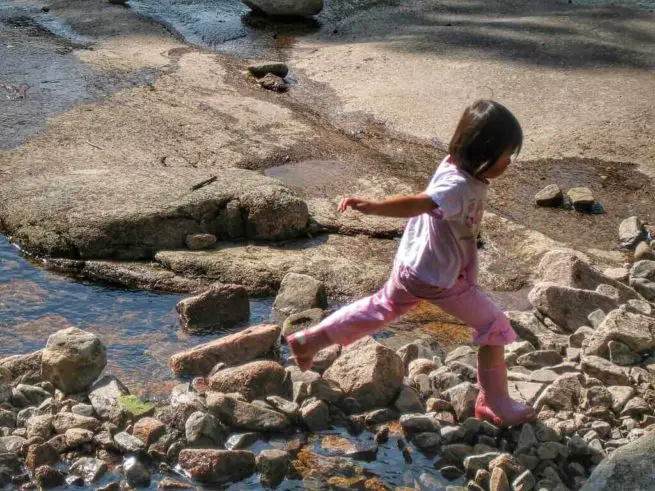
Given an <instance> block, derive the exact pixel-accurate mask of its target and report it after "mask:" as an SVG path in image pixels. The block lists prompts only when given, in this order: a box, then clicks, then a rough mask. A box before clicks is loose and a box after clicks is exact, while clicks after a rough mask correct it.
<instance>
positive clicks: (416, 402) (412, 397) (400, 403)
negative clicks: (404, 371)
mask: <svg viewBox="0 0 655 491" xmlns="http://www.w3.org/2000/svg"><path fill="white" fill-rule="evenodd" d="M393 405H394V407H395V408H396V410H398V412H399V413H401V414H404V413H420V412H423V411H425V407H424V406H423V401H422V400H421V397H420V396H419V395H418V393H417V392H416V391H415V390H414V389H412V388H411V387H407V386H406V385H402V386H401V387H400V392H399V393H398V397H397V398H396V400H395V402H394V403H393Z"/></svg>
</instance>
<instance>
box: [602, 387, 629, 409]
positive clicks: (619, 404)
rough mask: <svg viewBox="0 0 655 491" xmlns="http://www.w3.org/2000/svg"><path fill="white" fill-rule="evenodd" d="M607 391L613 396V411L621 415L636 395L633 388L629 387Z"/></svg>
mask: <svg viewBox="0 0 655 491" xmlns="http://www.w3.org/2000/svg"><path fill="white" fill-rule="evenodd" d="M607 390H608V392H609V393H610V394H611V396H612V411H614V412H615V413H620V412H621V411H622V410H623V408H624V407H625V405H626V404H627V403H628V401H629V400H630V399H631V398H632V396H633V395H634V393H635V390H634V389H633V388H632V387H627V386H613V387H608V388H607Z"/></svg>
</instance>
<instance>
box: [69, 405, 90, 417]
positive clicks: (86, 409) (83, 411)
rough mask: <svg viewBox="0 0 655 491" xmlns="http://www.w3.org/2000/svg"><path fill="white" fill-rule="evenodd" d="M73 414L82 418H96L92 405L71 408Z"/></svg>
mask: <svg viewBox="0 0 655 491" xmlns="http://www.w3.org/2000/svg"><path fill="white" fill-rule="evenodd" d="M71 412H72V413H75V414H79V415H81V416H87V417H89V418H92V417H93V416H94V414H93V406H92V405H91V404H81V403H80V404H75V405H74V406H73V407H71Z"/></svg>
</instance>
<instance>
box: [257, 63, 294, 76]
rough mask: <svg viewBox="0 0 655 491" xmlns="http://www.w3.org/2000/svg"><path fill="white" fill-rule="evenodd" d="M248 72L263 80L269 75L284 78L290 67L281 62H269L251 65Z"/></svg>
mask: <svg viewBox="0 0 655 491" xmlns="http://www.w3.org/2000/svg"><path fill="white" fill-rule="evenodd" d="M248 71H249V72H250V74H251V75H253V76H254V77H257V78H262V77H264V76H265V75H266V74H268V73H272V74H273V75H277V76H278V77H281V78H284V77H286V76H287V74H288V73H289V67H288V66H287V65H286V64H285V63H282V62H279V61H268V62H264V63H257V64H253V65H250V66H249V67H248Z"/></svg>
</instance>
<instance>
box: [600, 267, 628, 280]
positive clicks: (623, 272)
mask: <svg viewBox="0 0 655 491" xmlns="http://www.w3.org/2000/svg"><path fill="white" fill-rule="evenodd" d="M603 275H605V276H607V277H608V278H610V279H612V280H614V281H620V282H621V283H627V282H628V279H629V278H630V270H629V269H627V268H609V269H606V270H605V271H603Z"/></svg>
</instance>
